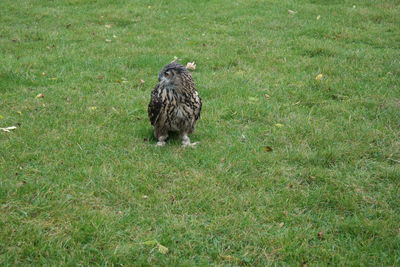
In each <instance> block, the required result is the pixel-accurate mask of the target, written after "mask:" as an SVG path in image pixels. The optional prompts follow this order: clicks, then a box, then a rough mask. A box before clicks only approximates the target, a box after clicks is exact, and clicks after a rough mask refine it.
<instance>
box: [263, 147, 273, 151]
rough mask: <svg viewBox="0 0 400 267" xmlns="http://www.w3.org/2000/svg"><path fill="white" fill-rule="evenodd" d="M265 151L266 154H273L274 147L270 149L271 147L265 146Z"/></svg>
mask: <svg viewBox="0 0 400 267" xmlns="http://www.w3.org/2000/svg"><path fill="white" fill-rule="evenodd" d="M264 151H265V152H272V151H273V149H272V147H270V146H265V147H264Z"/></svg>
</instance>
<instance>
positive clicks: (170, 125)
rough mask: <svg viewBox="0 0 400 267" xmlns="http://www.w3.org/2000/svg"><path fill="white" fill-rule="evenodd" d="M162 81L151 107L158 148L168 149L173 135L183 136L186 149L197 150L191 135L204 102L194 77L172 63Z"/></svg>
mask: <svg viewBox="0 0 400 267" xmlns="http://www.w3.org/2000/svg"><path fill="white" fill-rule="evenodd" d="M158 81H159V83H158V84H157V85H156V87H155V88H154V89H153V91H152V92H151V99H150V103H149V106H148V115H149V119H150V122H151V125H152V126H153V127H154V136H155V137H156V138H157V140H158V142H157V146H163V145H165V141H166V140H167V138H168V133H170V132H177V133H179V136H180V137H181V139H182V145H183V146H194V145H195V144H196V143H190V138H189V136H188V135H189V134H191V133H192V132H193V130H194V127H195V124H196V121H197V120H198V119H199V118H200V112H201V106H202V102H201V98H200V96H199V94H198V93H197V91H196V88H195V85H194V82H193V78H192V75H191V74H190V72H189V71H188V70H187V69H186V68H185V67H184V66H183V65H181V64H179V63H177V62H172V63H170V64H168V65H166V66H165V67H164V68H163V69H161V71H160V73H159V74H158Z"/></svg>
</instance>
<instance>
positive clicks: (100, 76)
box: [96, 75, 104, 80]
mask: <svg viewBox="0 0 400 267" xmlns="http://www.w3.org/2000/svg"><path fill="white" fill-rule="evenodd" d="M96 78H97V79H99V80H103V79H104V75H97V76H96Z"/></svg>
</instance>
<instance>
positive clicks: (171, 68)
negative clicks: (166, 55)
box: [158, 62, 190, 86]
mask: <svg viewBox="0 0 400 267" xmlns="http://www.w3.org/2000/svg"><path fill="white" fill-rule="evenodd" d="M183 76H190V73H189V72H188V70H187V69H186V68H185V67H184V66H183V65H181V64H179V63H176V62H172V63H170V64H168V65H166V66H165V67H164V68H163V69H162V70H161V71H160V73H159V74H158V81H159V82H160V83H162V84H164V85H166V86H181V85H182V83H183V79H182V78H184V77H183Z"/></svg>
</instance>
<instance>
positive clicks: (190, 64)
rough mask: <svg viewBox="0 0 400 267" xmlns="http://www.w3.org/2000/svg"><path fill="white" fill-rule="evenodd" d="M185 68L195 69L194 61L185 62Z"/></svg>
mask: <svg viewBox="0 0 400 267" xmlns="http://www.w3.org/2000/svg"><path fill="white" fill-rule="evenodd" d="M186 68H187V69H188V70H195V69H196V63H194V61H193V62H188V63H187V64H186Z"/></svg>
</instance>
